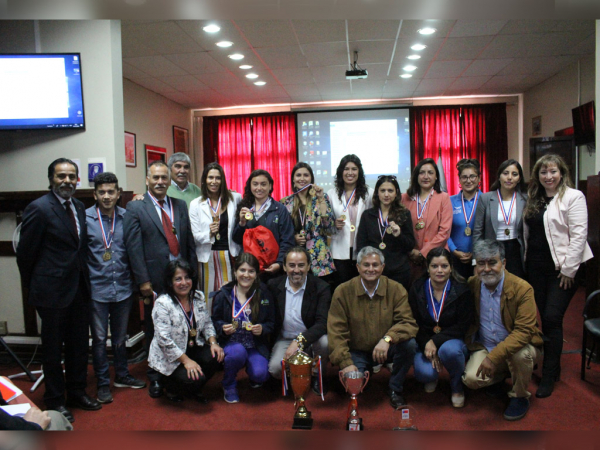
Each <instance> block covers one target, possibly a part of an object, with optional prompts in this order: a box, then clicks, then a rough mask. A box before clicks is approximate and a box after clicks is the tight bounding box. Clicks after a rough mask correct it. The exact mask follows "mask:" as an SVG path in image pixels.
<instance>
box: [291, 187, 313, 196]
mask: <svg viewBox="0 0 600 450" xmlns="http://www.w3.org/2000/svg"><path fill="white" fill-rule="evenodd" d="M311 186H312V184H307V185H306V186H304V187H303V188H302V189H298V190H297V191H296V192H294V193H293V194H292V195H296V194H299V193H300V192H302V191H305V190H306V189H308V188H309V187H311Z"/></svg>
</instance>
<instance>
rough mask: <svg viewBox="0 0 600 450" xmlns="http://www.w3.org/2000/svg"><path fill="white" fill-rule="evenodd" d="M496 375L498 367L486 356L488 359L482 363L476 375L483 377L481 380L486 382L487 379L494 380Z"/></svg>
mask: <svg viewBox="0 0 600 450" xmlns="http://www.w3.org/2000/svg"><path fill="white" fill-rule="evenodd" d="M495 373H496V365H495V364H494V363H493V362H492V360H491V359H490V358H488V357H487V356H486V358H485V359H484V360H483V361H482V362H481V364H480V366H479V368H478V369H477V373H476V374H475V375H476V376H478V377H479V376H481V378H482V379H484V380H485V379H486V378H494V374H495Z"/></svg>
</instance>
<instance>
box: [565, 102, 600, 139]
mask: <svg viewBox="0 0 600 450" xmlns="http://www.w3.org/2000/svg"><path fill="white" fill-rule="evenodd" d="M571 111H572V113H573V130H574V135H575V145H588V144H595V142H596V120H595V118H596V108H595V105H594V101H593V100H592V101H591V102H588V103H585V104H584V105H581V106H578V107H577V108H573V109H572V110H571Z"/></svg>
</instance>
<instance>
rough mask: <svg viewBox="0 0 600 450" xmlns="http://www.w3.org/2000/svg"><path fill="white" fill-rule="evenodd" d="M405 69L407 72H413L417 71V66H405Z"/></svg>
mask: <svg viewBox="0 0 600 450" xmlns="http://www.w3.org/2000/svg"><path fill="white" fill-rule="evenodd" d="M403 69H404V70H406V71H407V72H412V71H414V70H417V66H411V65H408V66H404V67H403Z"/></svg>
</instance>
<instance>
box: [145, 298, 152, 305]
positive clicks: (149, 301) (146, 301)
mask: <svg viewBox="0 0 600 450" xmlns="http://www.w3.org/2000/svg"><path fill="white" fill-rule="evenodd" d="M151 302H152V300H150V297H144V305H149V304H150V303H151Z"/></svg>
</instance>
